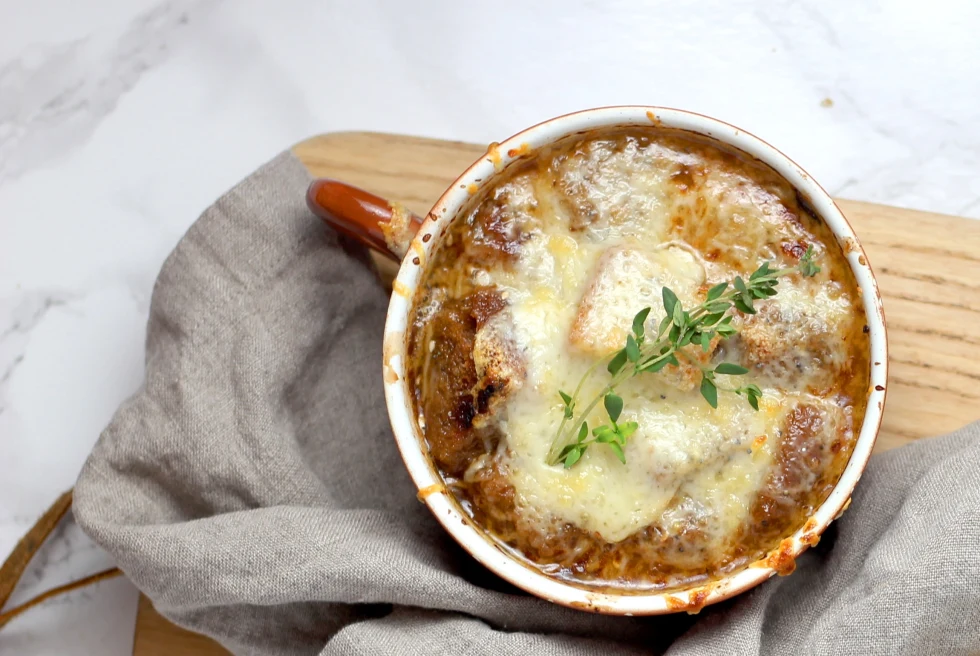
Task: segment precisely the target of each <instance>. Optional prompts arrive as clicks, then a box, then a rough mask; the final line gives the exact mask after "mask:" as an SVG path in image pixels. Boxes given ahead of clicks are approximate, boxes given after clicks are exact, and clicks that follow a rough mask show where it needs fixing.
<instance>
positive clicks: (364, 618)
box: [75, 153, 980, 656]
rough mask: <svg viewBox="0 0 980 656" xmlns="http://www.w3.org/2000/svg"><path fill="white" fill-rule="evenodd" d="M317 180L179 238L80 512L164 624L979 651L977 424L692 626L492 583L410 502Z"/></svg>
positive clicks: (345, 255)
mask: <svg viewBox="0 0 980 656" xmlns="http://www.w3.org/2000/svg"><path fill="white" fill-rule="evenodd" d="M308 182H309V177H308V174H307V172H306V170H305V169H304V168H303V166H302V165H301V164H300V163H299V162H298V161H297V160H295V159H294V158H293V157H292V156H291V155H289V154H288V153H286V154H283V155H280V156H279V157H277V158H276V159H274V160H273V161H271V162H270V163H268V164H266V165H265V166H263V167H262V168H261V169H260V170H259V171H257V172H256V173H254V174H253V175H252V176H251V177H249V178H248V179H247V180H245V181H244V182H242V183H241V184H240V185H239V186H237V187H236V188H234V189H233V190H232V191H230V192H229V193H227V194H226V195H225V196H224V197H222V198H221V199H220V200H218V201H217V202H216V203H215V204H214V206H213V207H211V208H210V209H208V210H207V211H206V212H205V213H204V214H203V216H201V218H200V219H199V220H198V221H197V223H195V224H194V226H193V227H192V228H191V229H190V231H189V232H188V233H187V235H186V236H185V237H184V238H183V240H182V241H181V242H180V244H179V245H178V246H177V248H176V250H175V251H174V252H173V254H172V255H171V256H170V257H169V258H168V260H167V262H166V263H165V264H164V266H163V269H162V271H161V272H160V277H159V279H158V280H157V284H156V287H155V289H154V292H153V301H152V306H151V311H150V320H149V326H148V332H147V341H146V381H145V384H144V385H143V387H142V389H140V391H139V392H138V393H137V394H136V395H135V396H134V397H133V398H132V399H130V400H129V401H127V402H126V403H125V404H124V405H123V406H122V407H121V408H120V409H119V411H118V412H117V413H116V416H115V418H114V419H113V420H112V423H111V424H110V425H109V427H108V428H107V429H106V430H105V432H104V433H103V434H102V436H101V438H100V439H99V441H98V444H97V445H96V447H95V449H94V451H93V452H92V455H91V456H90V458H89V460H88V462H87V463H86V465H85V468H84V470H83V471H82V474H81V477H80V478H79V481H78V485H77V487H76V490H75V504H76V505H75V513H76V517H77V519H78V521H79V522H80V523H81V525H82V526H83V527H84V529H85V530H86V531H87V532H88V534H89V535H91V536H92V537H93V538H94V539H95V540H96V541H97V542H98V543H99V544H101V545H102V546H103V547H105V549H107V550H108V551H109V552H110V553H112V555H114V556H115V557H116V559H117V560H118V563H119V566H120V567H121V568H122V569H123V571H124V572H125V573H126V575H127V576H129V578H130V579H131V580H132V581H133V582H134V583H135V584H136V585H137V586H139V588H140V589H141V590H143V591H144V592H145V593H146V594H147V595H148V596H149V597H150V598H151V599H152V600H153V603H154V604H155V605H156V607H157V609H158V610H159V611H160V612H161V613H163V614H164V615H166V616H167V617H169V618H170V619H171V620H173V621H175V622H176V623H178V624H180V625H183V626H185V627H188V628H191V629H193V630H195V631H200V632H203V633H206V634H208V635H211V636H213V637H215V638H217V639H218V640H219V641H220V642H221V643H223V644H224V645H225V646H227V647H228V648H229V649H231V650H232V651H234V652H236V653H240V654H318V653H322V654H463V653H466V654H529V653H540V654H597V655H598V654H601V655H602V656H610V655H612V654H632V653H650V652H660V651H664V650H668V651H669V653H671V654H716V653H746V654H781V653H792V654H796V655H798V654H806V653H819V654H827V653H856V654H870V653H875V654H898V653H905V654H927V653H943V654H951V653H962V654H966V653H970V652H972V653H978V651H980V555H978V550H980V425H978V424H974V425H973V426H970V427H968V428H965V429H963V430H961V431H959V432H958V433H955V434H953V435H949V436H946V437H944V438H940V439H932V440H925V441H922V442H919V443H916V444H913V445H911V446H908V447H905V448H903V449H899V450H896V451H893V452H890V453H887V454H885V455H881V456H875V457H874V458H872V462H871V464H870V466H869V467H868V470H867V472H866V473H865V475H864V478H863V480H862V481H861V484H860V485H859V487H858V490H857V492H856V494H855V495H854V503H853V505H852V508H851V509H850V510H849V511H848V512H847V513H845V515H844V516H843V518H842V519H841V520H840V521H838V522H836V523H835V524H834V525H833V526H832V527H831V529H830V530H829V531H828V533H827V534H826V535H825V536H824V538H823V540H822V541H821V542H820V544H819V546H817V547H816V548H814V549H812V550H810V551H809V552H808V553H807V554H805V555H804V556H803V557H801V558H800V560H799V563H798V569H797V571H796V573H795V574H793V575H792V576H790V577H787V578H775V579H772V580H770V581H769V582H767V583H765V584H763V585H762V586H760V587H758V588H756V589H755V590H753V591H752V592H750V593H747V594H745V595H742V596H740V597H738V598H737V599H735V600H732V601H729V602H726V603H723V604H720V605H718V606H714V607H710V608H707V609H705V610H704V611H703V612H702V613H701V615H700V616H698V617H689V616H687V615H675V616H667V617H657V618H615V617H602V616H597V615H590V614H587V613H584V612H579V611H573V610H568V609H564V608H561V607H558V606H554V605H552V604H549V603H547V602H545V601H541V600H538V599H536V598H533V597H530V596H528V595H526V594H524V593H522V592H520V591H519V590H517V589H515V588H513V587H511V586H509V585H508V584H506V583H504V582H503V581H501V580H499V579H497V578H496V577H494V576H493V575H492V574H490V573H489V572H488V571H486V570H485V569H484V568H483V567H481V566H480V565H479V564H478V563H476V562H475V561H474V560H473V559H472V558H470V557H469V556H468V555H467V554H466V553H465V552H464V551H463V550H462V549H460V548H459V547H458V546H457V545H456V544H455V542H453V540H452V539H451V538H449V537H448V536H447V535H446V534H445V532H444V531H443V530H442V529H441V527H440V526H439V525H438V524H437V523H436V521H435V520H434V518H433V517H432V516H431V515H430V513H429V511H428V510H427V509H426V508H425V507H424V506H422V505H421V504H420V503H419V502H418V501H416V499H415V490H414V488H413V486H412V484H411V481H410V480H409V478H408V475H407V474H406V473H405V471H404V468H403V466H402V463H401V459H400V458H399V456H398V453H397V450H396V447H395V444H394V441H393V438H392V436H391V433H390V428H389V426H388V419H387V414H386V411H385V405H384V398H383V394H382V386H381V367H380V362H381V333H382V327H383V323H384V315H385V308H386V304H387V299H386V295H385V292H384V291H383V289H382V288H381V286H380V285H379V284H378V283H377V281H376V276H375V275H374V273H373V272H372V271H371V270H370V268H369V266H368V265H367V264H366V263H365V262H366V258H365V257H364V253H363V251H360V250H358V249H356V248H354V249H351V248H347V249H345V248H342V247H341V245H339V244H338V240H337V238H336V236H335V235H334V234H333V233H331V232H330V231H329V230H328V229H327V228H325V227H324V226H323V225H322V224H320V223H319V222H318V221H317V220H315V219H314V218H313V216H312V215H311V214H310V213H309V212H308V211H307V209H306V207H305V204H304V192H305V190H306V186H307V184H308ZM93 375H98V372H93Z"/></svg>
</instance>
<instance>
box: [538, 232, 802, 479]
mask: <svg viewBox="0 0 980 656" xmlns="http://www.w3.org/2000/svg"><path fill="white" fill-rule="evenodd" d="M819 271H820V267H819V266H817V265H816V264H815V263H814V262H813V247H812V246H810V247H808V248H807V249H806V252H805V253H804V254H803V257H801V258H800V261H799V263H798V264H797V265H796V266H795V267H791V268H786V269H770V268H769V262H763V263H762V266H760V267H759V268H758V269H756V271H755V272H753V273H752V275H750V276H749V279H748V280H747V281H746V280H743V279H742V277H741V276H737V277H736V278H735V279H734V280H733V281H731V282H730V283H729V282H723V283H719V284H717V285H715V286H714V287H712V288H711V289H709V290H708V294H707V298H706V299H705V301H704V302H703V303H701V304H700V305H698V306H697V307H695V308H693V309H691V310H690V311H688V310H685V309H684V307H683V305H682V304H681V302H680V300H678V298H677V295H676V294H674V292H673V291H671V290H670V289H668V288H667V287H664V288H663V304H664V311H665V312H666V316H664V318H663V320H661V322H660V325H659V327H658V329H657V334H656V336H649V335H647V334H646V326H645V324H646V320H647V317H648V316H649V314H650V308H649V307H646V308H643V309H642V310H640V311H639V312H638V313H637V314H636V316H635V317H634V318H633V325H632V327H631V329H632V330H631V332H630V334H629V335H627V337H626V344H625V345H624V346H623V348H621V349H619V350H618V351H616V352H615V353H613V354H611V355H609V356H606V357H604V358H602V359H600V360H599V361H597V362H596V363H595V364H594V365H592V366H591V367H590V368H589V369H588V371H586V372H585V374H584V375H583V376H582V378H581V380H579V383H578V385H577V386H576V387H575V391H574V392H573V393H572V394H568V393H566V392H564V391H561V390H559V391H558V394H559V396H561V400H562V403H563V404H564V407H563V411H564V416H563V418H562V420H561V423H560V424H559V425H558V431H557V434H556V435H555V439H554V441H553V442H552V445H551V449H550V450H549V451H548V464H551V465H557V464H558V463H563V464H564V466H565V468H566V469H568V468H570V467H572V466H573V465H574V464H575V463H576V462H578V461H579V460H580V459H581V457H582V455H583V454H584V453H585V451H586V450H587V449H588V448H589V447H590V446H592V445H593V444H606V445H608V446H609V448H610V449H612V451H613V453H614V454H615V455H616V457H617V458H618V459H619V460H620V461H621V462H623V463H624V464H625V463H626V455H625V453H624V452H623V447H624V446H625V445H626V440H627V438H629V436H630V435H632V434H633V433H634V432H635V431H636V429H637V423H636V422H635V421H628V422H624V423H622V424H620V423H617V422H618V421H619V417H620V415H621V414H622V412H623V399H622V397H620V396H619V395H617V394H616V393H615V390H616V388H617V387H618V386H619V385H620V384H622V383H623V382H624V381H626V380H627V379H629V378H632V377H633V376H636V375H637V374H641V373H644V372H650V373H656V372H658V371H660V370H661V369H663V368H664V367H666V366H667V365H678V364H680V362H679V361H678V359H677V355H678V354H680V355H681V356H682V357H684V358H686V359H688V360H689V361H690V362H691V363H692V364H694V365H695V366H697V367H698V368H699V369H700V370H701V388H700V391H701V396H703V397H704V399H705V401H707V402H708V404H709V405H710V406H711V407H712V408H717V407H718V390H719V389H722V390H723V391H728V392H733V393H735V394H738V395H739V396H744V397H745V399H746V400H747V401H748V403H749V405H751V406H752V407H753V408H754V409H755V410H758V409H759V399H760V398H761V397H762V390H760V389H759V388H758V387H757V386H756V385H753V384H749V385H745V386H742V387H736V388H728V387H719V385H718V382H717V379H716V378H715V376H716V375H718V374H721V375H727V376H741V375H744V374H747V373H748V371H749V370H748V369H746V368H745V367H742V366H741V365H738V364H734V363H732V362H722V363H720V364H718V365H717V366H716V367H714V368H711V367H705V366H703V365H702V364H701V363H700V362H698V361H697V360H696V359H694V358H693V357H691V356H689V355H688V354H687V353H685V352H684V351H682V350H681V349H683V348H684V347H685V346H687V345H688V344H696V345H699V346H700V347H701V349H702V351H704V352H705V353H707V352H708V350H709V349H710V345H711V341H712V340H713V339H714V338H715V337H718V338H720V339H722V340H725V339H728V338H729V337H731V336H732V335H734V334H735V333H737V332H738V330H737V329H736V328H735V326H733V325H732V319H733V318H734V315H733V314H732V311H733V309H735V310H739V311H740V312H743V313H745V314H755V313H756V309H755V301H758V300H765V299H767V298H771V297H773V296H775V295H776V285H777V284H779V278H781V277H782V276H786V275H789V274H791V273H800V274H801V275H803V276H805V277H808V278H809V277H812V276H814V275H816V274H817V273H818V272H819ZM651 337H652V338H651ZM607 359H608V362H607V364H606V370H607V371H608V372H609V374H610V375H611V376H612V378H610V380H609V382H608V383H607V384H606V385H605V386H604V387H603V388H602V390H601V391H600V392H599V394H598V395H596V396H595V398H593V399H592V400H591V401H590V402H589V403H588V404H587V405H586V406H585V409H584V410H582V411H581V412H579V411H578V408H579V399H578V396H579V394H580V393H581V392H582V388H583V386H584V385H585V382H586V381H587V380H588V379H590V378H591V377H592V375H593V374H594V373H595V372H596V369H598V366H599V365H600V364H602V363H603V362H606V361H607ZM600 400H601V401H602V402H603V407H604V409H605V411H606V415H607V416H608V417H609V423H608V424H603V425H600V426H597V427H596V428H594V429H592V431H591V435H592V438H591V439H589V435H590V431H589V423H588V421H587V420H586V418H587V417H588V416H589V414H590V413H591V412H592V411H593V410H594V409H595V407H596V406H597V405H598V404H599V401H600ZM576 427H577V429H576ZM570 434H574V437H572V436H571V435H570Z"/></svg>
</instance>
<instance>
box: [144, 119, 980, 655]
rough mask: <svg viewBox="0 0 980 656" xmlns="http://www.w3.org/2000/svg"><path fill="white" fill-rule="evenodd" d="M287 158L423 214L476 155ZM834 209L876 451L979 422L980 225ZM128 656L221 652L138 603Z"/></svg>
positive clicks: (389, 145)
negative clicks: (865, 327)
mask: <svg viewBox="0 0 980 656" xmlns="http://www.w3.org/2000/svg"><path fill="white" fill-rule="evenodd" d="M292 150H293V153H294V154H295V155H296V156H297V157H298V158H299V159H300V160H301V161H302V162H303V163H304V164H305V165H306V167H307V168H308V169H309V170H310V172H311V173H312V174H313V175H314V176H317V177H332V178H339V179H341V180H344V181H345V182H349V183H351V184H354V185H357V186H359V187H363V188H365V189H367V190H368V191H371V192H374V193H376V194H378V195H379V196H383V197H385V198H388V199H390V200H395V201H399V202H401V203H402V204H404V205H405V206H406V207H408V208H409V209H411V210H413V211H414V212H416V213H418V214H420V215H423V216H424V215H425V214H426V213H427V212H428V210H429V208H430V207H431V206H432V204H433V203H434V202H435V200H436V199H437V198H438V197H439V196H440V195H441V194H442V192H443V191H444V190H445V189H446V187H447V186H449V184H450V183H451V182H452V181H453V180H454V179H455V178H456V176H457V175H458V174H459V173H460V172H461V171H462V170H463V169H465V168H466V167H468V166H469V165H470V164H471V163H472V162H473V161H475V160H476V159H477V158H478V157H479V156H480V155H482V154H483V153H484V152H485V150H486V148H485V147H484V146H477V145H473V144H467V143H461V142H455V141H440V140H434V139H422V138H417V137H407V136H400V135H389V134H375V133H366V132H347V133H334V134H325V135H321V136H318V137H313V138H312V139H308V140H306V141H304V142H302V143H299V144H297V145H296V146H294V147H293V149H292ZM838 204H839V205H840V208H841V209H842V210H843V211H844V214H845V215H846V216H847V218H848V220H849V221H850V222H851V225H852V226H853V227H854V230H855V232H856V233H857V235H858V238H859V239H860V241H861V243H862V244H863V245H864V248H865V250H866V251H867V254H868V258H869V260H870V262H871V266H872V268H873V269H874V271H875V274H876V275H877V277H878V283H879V286H880V288H881V292H882V297H883V299H884V306H885V315H886V319H887V325H888V339H889V351H890V358H891V359H890V363H889V364H890V372H889V382H888V397H887V401H886V405H885V416H884V422H883V424H882V428H881V433H880V434H879V437H878V443H877V445H876V447H875V451H876V452H881V451H884V450H887V449H891V448H894V447H896V446H901V445H902V444H906V443H908V442H911V441H913V440H916V439H919V438H922V437H928V436H931V435H940V434H942V433H946V432H949V431H951V430H954V429H956V428H959V427H960V426H963V425H965V424H967V423H969V422H970V421H973V420H974V419H978V418H980V370H978V369H977V368H976V367H975V363H978V362H980V221H971V220H969V219H963V218H958V217H952V216H943V215H940V214H930V213H928V212H916V211H912V210H903V209H898V208H894V207H888V206H884V205H873V204H870V203H861V202H857V201H849V200H839V201H838ZM379 265H380V266H381V268H382V274H383V275H391V273H392V272H393V270H394V267H393V265H391V264H389V263H387V262H383V261H379ZM392 448H394V445H392ZM133 653H134V654H135V655H136V656H155V655H157V654H161V655H162V654H187V655H189V656H204V655H211V654H224V653H227V652H225V651H224V650H223V649H221V647H219V646H218V645H217V644H215V643H214V642H212V641H210V640H208V639H206V638H203V637H201V636H197V635H195V634H192V633H189V632H187V631H183V630H182V629H178V628H177V627H175V626H173V625H172V624H170V623H169V622H167V620H165V619H163V618H162V617H160V616H159V615H158V614H157V613H156V611H155V610H154V609H153V607H152V605H151V604H150V603H149V602H148V601H147V600H146V599H145V598H144V599H141V601H140V609H139V614H138V617H137V622H136V639H135V641H134V646H133Z"/></svg>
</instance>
